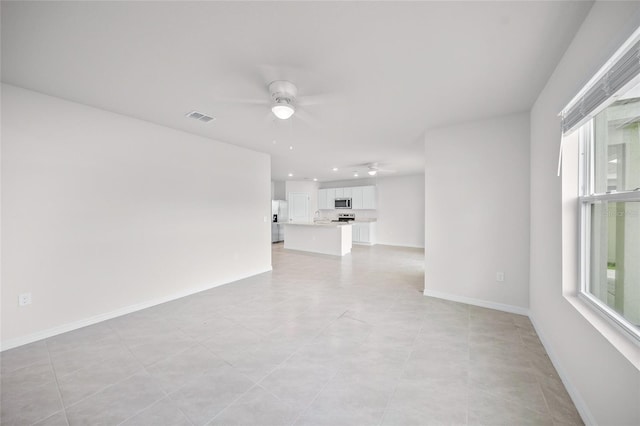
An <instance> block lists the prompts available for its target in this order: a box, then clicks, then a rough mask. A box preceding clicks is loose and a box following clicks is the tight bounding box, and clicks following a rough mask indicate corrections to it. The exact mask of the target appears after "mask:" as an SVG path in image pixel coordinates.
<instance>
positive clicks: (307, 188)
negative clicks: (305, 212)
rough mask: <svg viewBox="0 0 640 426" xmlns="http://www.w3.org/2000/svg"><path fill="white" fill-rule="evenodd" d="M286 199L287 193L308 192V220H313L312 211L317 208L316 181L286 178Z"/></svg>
mask: <svg viewBox="0 0 640 426" xmlns="http://www.w3.org/2000/svg"><path fill="white" fill-rule="evenodd" d="M285 191H286V197H287V198H286V200H287V201H289V193H291V192H306V193H307V194H309V220H313V216H314V213H315V212H316V210H318V182H313V181H306V180H288V181H286V183H285Z"/></svg>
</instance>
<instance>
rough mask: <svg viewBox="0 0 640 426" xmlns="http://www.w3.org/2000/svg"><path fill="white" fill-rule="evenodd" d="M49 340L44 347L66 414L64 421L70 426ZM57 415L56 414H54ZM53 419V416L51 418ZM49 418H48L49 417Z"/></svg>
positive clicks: (59, 398) (63, 410)
mask: <svg viewBox="0 0 640 426" xmlns="http://www.w3.org/2000/svg"><path fill="white" fill-rule="evenodd" d="M48 341H49V339H46V340H45V341H44V346H45V348H47V357H48V358H49V365H50V366H51V371H53V379H54V380H55V382H56V390H57V392H58V400H59V401H60V404H61V405H62V410H61V411H62V412H63V413H64V419H65V421H66V422H67V426H68V425H69V416H68V415H67V406H66V405H65V404H64V400H63V399H62V392H61V391H60V383H59V382H58V374H57V373H56V368H55V366H54V365H53V361H52V360H51V351H50V350H49V342H48ZM54 414H55V413H54ZM49 417H51V416H49ZM47 418H48V417H47ZM42 420H44V419H40V420H38V421H42ZM35 423H37V422H35Z"/></svg>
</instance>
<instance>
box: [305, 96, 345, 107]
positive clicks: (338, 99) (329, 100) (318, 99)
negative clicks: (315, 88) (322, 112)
mask: <svg viewBox="0 0 640 426" xmlns="http://www.w3.org/2000/svg"><path fill="white" fill-rule="evenodd" d="M341 103H344V96H341V95H338V94H337V93H320V94H316V95H305V94H302V95H301V96H300V97H299V100H298V104H300V105H303V106H313V105H338V104H341Z"/></svg>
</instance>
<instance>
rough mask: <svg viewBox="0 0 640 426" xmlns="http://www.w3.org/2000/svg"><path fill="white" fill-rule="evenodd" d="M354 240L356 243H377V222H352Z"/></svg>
mask: <svg viewBox="0 0 640 426" xmlns="http://www.w3.org/2000/svg"><path fill="white" fill-rule="evenodd" d="M351 226H352V227H353V229H352V231H351V237H352V241H353V242H354V243H356V244H366V245H370V246H372V245H374V244H375V243H376V223H375V222H352V225H351Z"/></svg>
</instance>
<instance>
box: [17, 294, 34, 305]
mask: <svg viewBox="0 0 640 426" xmlns="http://www.w3.org/2000/svg"><path fill="white" fill-rule="evenodd" d="M30 304H31V293H22V294H21V295H20V296H18V305H19V306H26V305H30Z"/></svg>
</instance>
